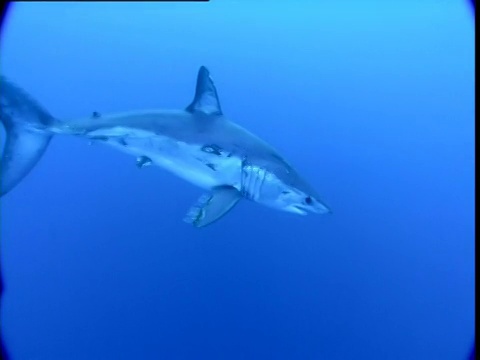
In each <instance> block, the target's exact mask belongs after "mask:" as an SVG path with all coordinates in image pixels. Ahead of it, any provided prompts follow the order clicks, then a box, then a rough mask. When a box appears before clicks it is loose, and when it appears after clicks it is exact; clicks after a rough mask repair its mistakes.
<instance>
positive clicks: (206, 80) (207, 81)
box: [186, 66, 222, 115]
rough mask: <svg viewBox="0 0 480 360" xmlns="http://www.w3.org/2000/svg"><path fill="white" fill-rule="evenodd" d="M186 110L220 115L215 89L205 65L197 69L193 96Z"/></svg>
mask: <svg viewBox="0 0 480 360" xmlns="http://www.w3.org/2000/svg"><path fill="white" fill-rule="evenodd" d="M186 110H187V111H189V112H191V113H195V112H201V113H204V114H207V115H222V108H221V107H220V100H219V99H218V95H217V89H216V88H215V84H214V83H213V80H212V78H211V76H210V72H209V71H208V69H207V68H206V67H205V66H202V67H200V70H198V75H197V87H196V90H195V98H194V99H193V101H192V103H191V104H190V105H188V106H187V108H186Z"/></svg>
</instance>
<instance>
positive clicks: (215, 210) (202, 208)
mask: <svg viewBox="0 0 480 360" xmlns="http://www.w3.org/2000/svg"><path fill="white" fill-rule="evenodd" d="M241 198H242V195H241V194H240V192H239V191H238V190H237V189H235V188H234V187H232V186H219V187H216V188H214V189H213V191H212V192H211V193H210V194H204V195H202V196H201V197H200V199H198V201H197V203H196V204H195V205H194V206H192V207H191V208H190V210H189V211H188V213H187V215H186V216H185V218H184V221H185V222H187V223H190V224H193V225H194V226H196V227H203V226H206V225H208V224H211V223H212V222H214V221H216V220H218V219H220V218H221V217H222V216H223V215H225V214H226V213H227V212H228V211H229V210H230V209H231V208H233V207H234V206H235V204H236V203H237V202H238V200H240V199H241Z"/></svg>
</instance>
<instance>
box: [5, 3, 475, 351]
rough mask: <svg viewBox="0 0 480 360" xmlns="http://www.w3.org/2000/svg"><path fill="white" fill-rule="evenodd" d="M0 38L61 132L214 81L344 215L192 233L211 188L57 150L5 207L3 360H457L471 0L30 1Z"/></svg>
mask: <svg viewBox="0 0 480 360" xmlns="http://www.w3.org/2000/svg"><path fill="white" fill-rule="evenodd" d="M1 40H2V42H1V62H0V69H1V73H2V74H4V75H7V76H8V77H9V78H10V79H11V80H12V81H14V82H16V83H17V84H19V85H20V86H22V87H23V88H24V89H25V90H27V91H28V92H29V93H31V94H32V96H34V97H35V98H37V99H38V101H39V102H40V103H42V104H43V105H44V106H45V107H46V108H47V109H48V110H49V111H50V112H51V113H52V114H53V115H54V116H56V117H58V118H61V119H70V118H77V117H83V116H88V115H90V114H91V113H92V112H93V111H98V112H100V113H108V112H116V111H124V110H134V109H143V108H184V107H185V106H187V105H188V104H189V103H190V101H191V99H192V97H193V92H194V87H195V78H196V73H197V70H198V68H199V67H200V66H201V65H206V66H207V67H208V68H209V69H210V71H211V74H212V77H213V79H214V80H215V83H216V85H217V89H218V93H219V96H220V100H221V103H222V108H223V111H224V113H225V114H226V115H227V116H228V117H229V118H231V119H232V120H234V121H235V122H237V123H239V124H240V125H242V126H244V127H246V128H247V129H249V130H250V131H252V132H254V133H255V134H257V135H259V136H260V137H262V138H263V139H265V140H266V141H268V142H269V143H270V144H272V145H273V146H274V147H275V148H277V149H278V150H279V152H280V153H281V154H282V155H283V156H284V157H286V158H287V159H288V160H289V161H290V162H291V163H292V164H293V165H294V166H295V167H296V168H297V170H298V171H299V172H300V173H301V174H302V175H303V176H304V178H305V179H307V180H308V181H309V182H310V183H311V184H312V185H313V186H314V187H315V188H316V189H317V190H318V192H319V193H320V194H321V196H322V197H323V199H324V200H325V201H326V202H327V203H328V204H329V205H330V206H331V207H332V209H333V212H334V213H333V214H332V215H331V216H316V215H309V216H306V217H300V216H296V215H293V214H288V213H282V212H277V211H274V210H271V209H268V208H265V207H262V206H260V205H257V204H254V203H251V202H247V201H244V202H241V203H240V204H239V205H238V206H237V207H236V208H235V209H233V210H232V211H231V213H229V214H228V215H227V216H225V217H224V218H223V219H222V220H221V221H219V222H217V223H215V224H213V225H212V226H210V227H206V228H203V229H196V228H193V227H192V226H190V225H188V224H185V223H183V222H182V218H183V216H184V214H185V213H186V212H187V210H188V208H189V207H190V206H191V205H192V204H193V203H194V202H195V200H196V199H197V198H198V197H199V196H200V195H201V193H202V190H201V189H199V188H196V187H195V186H193V185H191V184H189V183H187V182H185V181H183V180H181V179H179V178H176V177H175V176H173V175H172V174H170V173H168V172H166V171H164V170H162V169H159V168H152V167H150V168H146V169H141V170H139V169H138V168H137V167H136V166H135V159H134V158H133V157H129V156H128V155H125V154H123V153H120V152H117V151H115V150H114V149H111V148H109V147H106V146H103V145H101V144H97V145H92V146H88V142H87V141H86V140H83V139H79V138H72V137H68V136H64V137H61V136H58V137H57V138H55V139H54V140H53V141H52V143H51V145H50V147H49V149H48V150H47V152H46V154H45V156H44V158H42V160H41V161H40V163H39V164H38V166H37V167H36V168H35V169H34V170H33V171H32V173H31V174H30V175H29V176H27V178H25V180H24V181H23V182H22V183H21V184H20V185H19V186H18V187H17V188H15V189H14V190H13V191H12V192H11V193H9V194H8V195H7V196H5V197H4V198H2V200H1V215H2V217H1V246H2V253H1V260H2V269H3V276H4V281H5V290H6V291H5V294H4V298H3V301H2V309H1V319H2V321H1V322H2V324H1V330H2V335H3V337H4V340H5V343H6V345H7V348H8V350H9V353H10V355H11V357H12V359H327V360H330V359H332V360H334V359H400V360H402V359H463V358H465V356H466V355H467V353H468V351H469V348H470V346H471V344H472V341H473V337H474V315H475V313H474V280H475V278H474V19H473V16H472V12H471V8H470V7H469V4H468V3H467V2H463V1H433V0H432V1H427V0H426V1H404V0H398V1H390V2H386V1H380V0H379V1H373V0H371V1H362V2H360V1H355V2H354V1H350V2H347V3H346V2H334V1H323V2H318V1H317V2H313V1H304V2H301V6H300V2H294V1H284V2H281V1H273V0H271V1H261V2H260V1H256V2H254V1H251V2H248V1H233V0H231V1H227V0H225V1H219V0H217V1H212V2H211V3H142V4H133V3H123V4H119V3H117V4H113V3H112V4H108V3H90V4H82V3H63V4H54V3H17V4H14V5H13V6H12V8H11V12H10V13H9V15H8V19H7V23H6V26H5V28H4V30H3V33H2V38H1ZM2 139H4V138H3V137H2Z"/></svg>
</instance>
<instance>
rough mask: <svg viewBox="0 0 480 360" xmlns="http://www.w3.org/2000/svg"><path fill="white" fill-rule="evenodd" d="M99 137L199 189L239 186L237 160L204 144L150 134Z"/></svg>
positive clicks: (239, 177) (239, 161)
mask: <svg viewBox="0 0 480 360" xmlns="http://www.w3.org/2000/svg"><path fill="white" fill-rule="evenodd" d="M102 140H104V141H105V142H106V143H107V144H108V145H111V146H113V147H115V148H117V149H119V150H121V151H123V152H126V153H128V154H131V155H134V156H136V157H144V158H146V159H148V160H150V161H151V163H152V165H156V166H160V167H162V168H164V169H166V170H168V171H170V172H172V173H174V174H175V175H177V176H179V177H181V178H183V179H185V180H187V181H189V182H190V183H193V184H195V185H197V186H199V187H201V188H204V189H211V188H212V187H215V186H220V185H231V186H234V187H237V188H239V187H240V181H241V159H240V158H238V157H236V156H227V155H225V154H221V153H219V152H218V151H208V149H209V148H208V146H205V145H197V144H187V143H184V142H179V141H175V140H173V139H170V138H168V137H164V136H159V135H154V136H152V135H151V134H150V136H146V137H122V138H115V137H110V138H108V139H102Z"/></svg>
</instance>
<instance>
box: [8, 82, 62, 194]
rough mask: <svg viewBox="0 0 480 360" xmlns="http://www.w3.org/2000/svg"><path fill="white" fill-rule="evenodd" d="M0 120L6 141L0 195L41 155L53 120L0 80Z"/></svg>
mask: <svg viewBox="0 0 480 360" xmlns="http://www.w3.org/2000/svg"><path fill="white" fill-rule="evenodd" d="M0 100H1V103H0V106H1V107H0V121H1V123H2V125H3V127H4V128H5V131H6V136H7V137H6V141H5V144H4V145H3V154H2V158H1V160H0V161H1V162H0V196H2V195H5V194H6V193H8V192H9V191H10V190H12V189H13V188H14V187H15V186H16V185H17V184H18V183H19V182H20V181H21V180H22V179H23V178H24V177H25V176H26V175H27V174H28V173H29V172H30V170H32V168H33V167H34V166H35V164H36V163H37V162H38V160H40V158H41V157H42V155H43V153H44V152H45V150H46V148H47V146H48V143H49V142H50V139H51V138H52V133H51V132H50V131H49V130H48V129H49V127H50V126H51V125H52V124H54V123H55V122H56V120H55V119H54V118H53V117H52V116H51V115H50V114H49V113H48V112H47V111H46V110H45V109H43V108H42V107H41V106H40V105H39V104H38V103H37V102H36V101H35V100H34V99H32V98H31V97H30V96H29V95H28V94H27V93H25V92H24V91H23V90H22V89H20V88H19V87H17V86H16V85H14V84H13V83H11V82H10V81H8V80H7V79H6V78H5V77H3V76H2V77H0Z"/></svg>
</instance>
